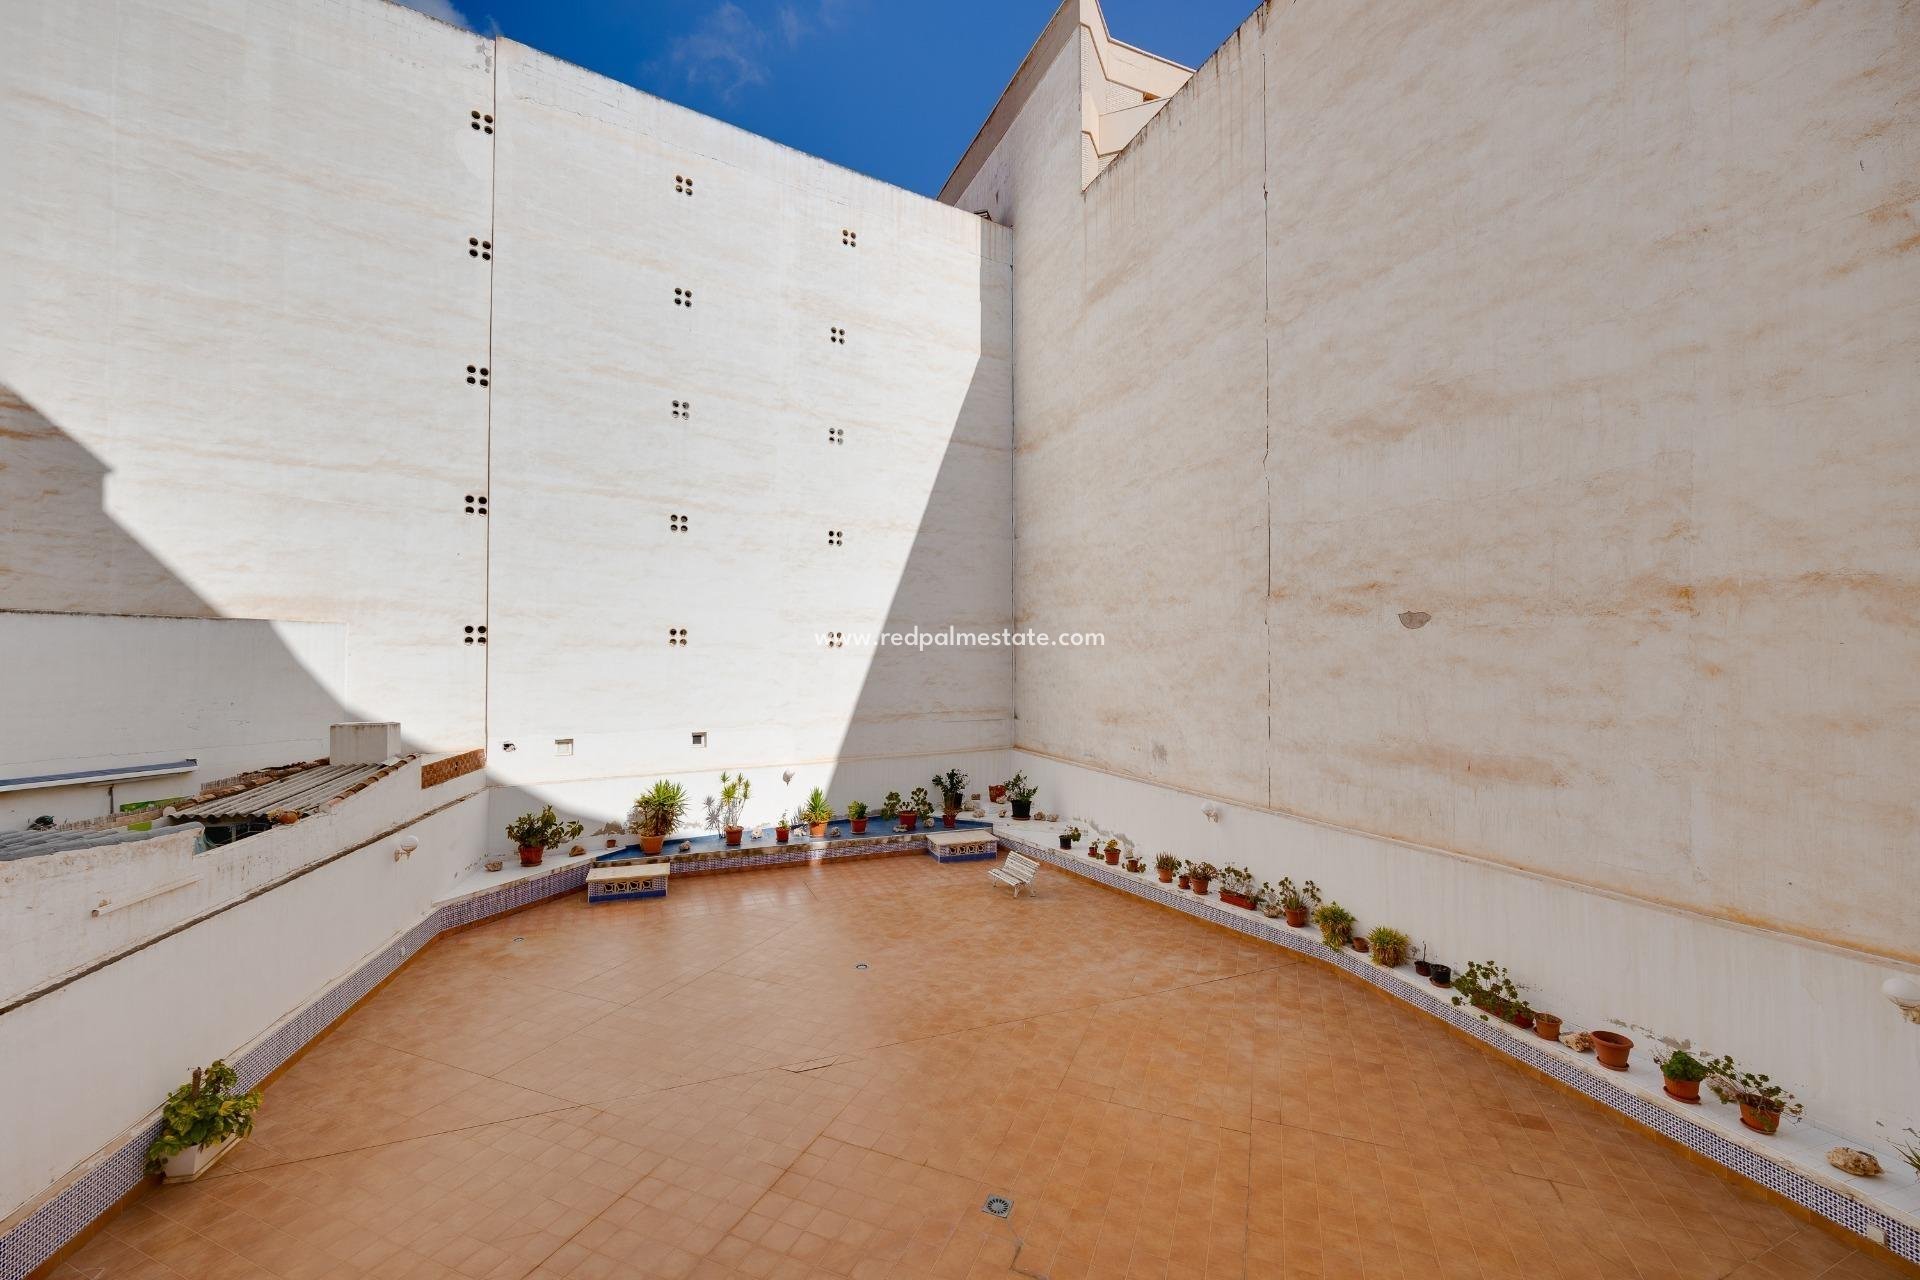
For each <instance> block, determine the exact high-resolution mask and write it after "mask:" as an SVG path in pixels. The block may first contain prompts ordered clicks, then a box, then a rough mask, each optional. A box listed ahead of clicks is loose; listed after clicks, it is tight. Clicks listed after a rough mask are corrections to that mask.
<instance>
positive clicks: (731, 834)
mask: <svg viewBox="0 0 1920 1280" xmlns="http://www.w3.org/2000/svg"><path fill="white" fill-rule="evenodd" d="M745 834H747V829H746V828H745V827H728V828H727V843H728V844H730V845H734V846H738V845H739V843H740V837H741V836H744V835H745Z"/></svg>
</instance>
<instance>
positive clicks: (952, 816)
mask: <svg viewBox="0 0 1920 1280" xmlns="http://www.w3.org/2000/svg"><path fill="white" fill-rule="evenodd" d="M940 825H941V826H943V827H946V828H948V829H949V830H951V829H952V828H954V827H957V826H959V825H960V811H959V810H958V809H949V810H948V811H947V812H945V813H943V814H941V815H940Z"/></svg>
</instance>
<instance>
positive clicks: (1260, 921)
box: [999, 830, 1920, 1263]
mask: <svg viewBox="0 0 1920 1280" xmlns="http://www.w3.org/2000/svg"><path fill="white" fill-rule="evenodd" d="M999 837H1000V844H1001V846H1002V847H1003V848H1007V849H1011V850H1013V851H1015V852H1017V853H1023V854H1025V855H1026V856H1027V857H1029V858H1032V859H1034V860H1035V861H1036V862H1044V863H1046V864H1048V865H1050V866H1054V867H1058V868H1059V869H1061V870H1063V871H1070V872H1073V873H1074V874H1076V875H1082V876H1086V877H1087V878H1089V879H1091V880H1094V881H1097V882H1099V883H1100V884H1103V885H1106V886H1107V887H1108V888H1111V889H1118V890H1120V891H1121V892H1122V893H1130V894H1132V895H1133V896H1135V897H1137V898H1141V899H1144V900H1146V901H1148V902H1157V903H1160V904H1162V905H1164V906H1169V907H1172V908H1173V909H1174V910H1176V911H1182V912H1185V913H1186V914H1187V915H1190V916H1193V917H1195V918H1197V919H1200V920H1205V921H1207V922H1208V923H1209V924H1217V925H1222V926H1224V927H1226V928H1228V929H1232V930H1234V931H1235V932H1236V933H1243V934H1246V935H1247V936H1249V937H1252V938H1258V939H1260V940H1261V941H1263V942H1271V943H1274V944H1275V945H1277V946H1282V947H1286V948H1287V949H1288V950H1290V951H1297V952H1299V953H1300V954H1302V955H1307V956H1312V957H1313V958H1314V959H1315V960H1319V961H1321V962H1322V963H1325V964H1331V965H1334V966H1336V967H1337V968H1340V969H1343V970H1345V971H1346V972H1347V973H1349V974H1351V975H1352V976H1354V977H1356V978H1358V979H1360V981H1362V982H1365V983H1369V984H1371V985H1373V986H1375V987H1378V988H1379V989H1380V990H1382V991H1385V992H1387V993H1388V994H1389V995H1391V996H1393V997H1394V998H1395V999H1398V1000H1402V1001H1405V1002H1406V1003H1407V1004H1410V1005H1413V1006H1414V1007H1416V1008H1418V1009H1420V1010H1421V1011H1423V1012H1425V1013H1429V1014H1432V1015H1433V1016H1434V1017H1436V1018H1442V1019H1444V1020H1445V1021H1447V1022H1448V1023H1449V1024H1451V1025H1452V1026H1454V1027H1456V1028H1458V1029H1459V1030H1461V1031H1464V1032H1465V1033H1466V1034H1468V1035H1470V1036H1472V1037H1473V1038H1474V1039H1476V1040H1478V1041H1480V1042H1482V1043H1483V1044H1486V1045H1488V1046H1490V1047H1492V1048H1494V1049H1496V1050H1498V1051H1499V1052H1501V1053H1503V1054H1505V1055H1507V1056H1508V1057H1510V1058H1515V1059H1517V1060H1519V1061H1521V1062H1524V1063H1526V1064H1527V1065H1528V1066H1530V1067H1532V1068H1534V1069H1535V1070H1536V1071H1541V1072H1544V1073H1546V1074H1547V1075H1549V1076H1551V1077H1553V1078H1554V1079H1555V1080H1557V1081H1559V1082H1560V1083H1562V1084H1564V1085H1567V1086H1569V1087H1571V1088H1573V1089H1577V1090H1578V1091H1579V1092H1581V1093H1582V1094H1585V1095H1586V1096H1587V1097H1589V1098H1592V1099H1593V1100H1594V1101H1595V1102H1599V1103H1601V1104H1603V1105H1605V1106H1607V1107H1610V1108H1612V1109H1613V1110H1614V1111H1617V1112H1619V1113H1620V1114H1621V1115H1624V1116H1626V1117H1627V1118H1628V1119H1630V1120H1637V1121H1638V1122H1640V1123H1641V1124H1643V1125H1646V1126H1647V1127H1648V1128H1650V1129H1653V1130H1654V1131H1656V1132H1658V1133H1660V1134H1663V1135H1665V1136H1666V1137H1668V1138H1671V1139H1672V1140H1673V1141H1675V1142H1678V1143H1679V1144H1680V1145H1681V1146H1683V1147H1686V1148H1687V1149H1688V1150H1690V1151H1693V1152H1694V1153H1696V1154H1698V1155H1701V1156H1704V1157H1706V1158H1707V1159H1709V1160H1711V1161H1713V1162H1714V1163H1715V1164H1718V1165H1720V1166H1721V1167H1722V1168H1725V1169H1730V1170H1732V1171H1733V1172H1734V1173H1737V1174H1740V1175H1741V1176H1742V1177H1745V1178H1749V1179H1751V1180H1752V1181H1754V1182H1757V1183H1759V1184H1760V1185H1761V1186H1763V1187H1766V1188H1767V1189H1768V1190H1770V1191H1773V1192H1776V1193H1778V1194H1779V1195H1782V1196H1785V1197H1786V1198H1787V1199H1788V1200H1791V1201H1792V1202H1793V1203H1795V1204H1797V1205H1799V1206H1800V1207H1801V1208H1803V1209H1806V1210H1809V1211H1810V1212H1812V1213H1816V1214H1818V1215H1819V1216H1820V1217H1822V1218H1824V1219H1826V1220H1827V1221H1828V1222H1831V1223H1834V1224H1836V1225H1837V1226H1841V1227H1844V1228H1846V1230H1848V1231H1850V1232H1852V1233H1854V1234H1855V1235H1859V1236H1862V1237H1864V1238H1865V1239H1867V1240H1869V1241H1883V1242H1884V1243H1885V1244H1886V1247H1887V1248H1888V1249H1889V1250H1891V1251H1892V1252H1893V1253H1894V1254H1895V1255H1897V1256H1898V1257H1901V1258H1903V1259H1905V1260H1907V1261H1908V1262H1915V1263H1920V1230H1916V1229H1915V1227H1914V1226H1913V1224H1911V1223H1909V1222H1907V1221H1905V1220H1903V1219H1901V1218H1896V1217H1892V1216H1890V1215H1888V1214H1886V1213H1883V1212H1882V1211H1881V1210H1879V1209H1878V1208H1876V1207H1875V1206H1873V1205H1870V1204H1865V1203H1863V1202H1861V1201H1859V1200H1856V1199H1854V1198H1853V1197H1851V1196H1849V1195H1846V1194H1845V1193H1843V1192H1841V1191H1838V1190H1835V1189H1834V1188H1832V1187H1830V1186H1828V1185H1826V1184H1825V1183H1822V1182H1819V1181H1816V1180H1815V1179H1813V1178H1810V1177H1808V1176H1807V1175H1806V1174H1805V1173H1804V1172H1802V1171H1801V1170H1800V1169H1798V1168H1795V1167H1794V1166H1792V1165H1790V1164H1786V1163H1783V1162H1782V1161H1780V1160H1776V1159H1773V1158H1771V1157H1769V1156H1767V1155H1765V1154H1763V1153H1760V1152H1755V1151H1750V1150H1748V1149H1747V1148H1746V1147H1743V1146H1740V1145H1739V1144H1737V1143H1734V1142H1729V1141H1728V1140H1727V1139H1726V1138H1725V1137H1723V1136H1722V1135H1721V1134H1719V1133H1716V1132H1715V1131H1714V1130H1712V1129H1710V1128H1708V1127H1707V1126H1705V1125H1703V1124H1700V1123H1698V1122H1696V1121H1694V1120H1692V1119H1690V1118H1688V1117H1686V1116H1684V1115H1678V1114H1675V1112H1674V1111H1671V1110H1669V1109H1667V1108H1666V1107H1662V1106H1660V1105H1659V1104H1657V1103H1654V1102H1650V1101H1648V1100H1647V1099H1645V1098H1642V1097H1639V1096H1637V1095H1635V1094H1634V1093H1633V1092H1631V1091H1630V1090H1627V1089H1623V1088H1621V1087H1620V1086H1619V1085H1618V1084H1616V1083H1614V1082H1613V1081H1612V1080H1609V1079H1607V1078H1606V1076H1605V1074H1604V1073H1603V1072H1602V1071H1601V1070H1600V1069H1599V1068H1589V1067H1587V1066H1585V1065H1584V1064H1583V1063H1582V1062H1581V1061H1579V1060H1577V1059H1574V1058H1571V1057H1570V1056H1568V1055H1565V1054H1562V1053H1559V1052H1556V1051H1554V1050H1550V1049H1548V1048H1547V1047H1546V1042H1545V1041H1540V1040H1538V1038H1537V1037H1533V1036H1531V1035H1527V1036H1522V1035H1517V1034H1514V1033H1511V1032H1509V1031H1508V1030H1507V1028H1505V1027H1504V1026H1495V1025H1493V1024H1491V1023H1488V1022H1483V1021H1481V1020H1480V1017H1479V1015H1478V1014H1477V1013H1474V1012H1471V1011H1466V1010H1461V1009H1457V1008H1455V1007H1454V1006H1453V1004H1452V1003H1451V1002H1450V1001H1449V1000H1448V999H1446V998H1444V997H1441V996H1437V995H1430V994H1428V993H1427V992H1426V991H1424V990H1423V989H1422V988H1421V987H1419V986H1416V985H1414V984H1412V983H1409V982H1407V981H1406V980H1404V979H1403V978H1400V977H1398V976H1396V975H1395V974H1393V973H1391V972H1390V971H1388V970H1384V969H1382V968H1381V967H1380V966H1379V965H1377V964H1374V963H1373V962H1372V961H1370V960H1368V959H1367V958H1366V957H1364V956H1362V955H1361V954H1360V953H1358V952H1355V951H1337V950H1334V949H1333V948H1331V947H1328V946H1327V945H1326V944H1325V943H1323V942H1321V941H1320V939H1319V937H1318V935H1316V934H1313V933H1309V932H1305V931H1302V930H1298V929H1293V928H1289V927H1288V926H1287V925H1286V924H1285V923H1284V922H1283V921H1279V920H1269V919H1267V918H1266V917H1265V916H1262V915H1258V914H1256V913H1254V912H1250V911H1242V910H1240V909H1239V908H1237V907H1228V906H1225V905H1223V904H1222V903H1221V902H1220V901H1219V900H1218V899H1217V898H1212V897H1207V898H1200V897H1197V896H1195V895H1193V894H1188V893H1174V892H1169V891H1167V890H1165V889H1162V888H1161V887H1160V886H1159V884H1158V883H1157V881H1155V880H1154V879H1153V878H1152V877H1151V876H1148V875H1145V874H1136V873H1132V872H1126V871H1122V870H1120V869H1119V868H1117V867H1109V866H1107V864H1106V863H1105V862H1104V861H1101V862H1096V861H1094V860H1093V859H1091V858H1088V857H1086V856H1084V855H1083V854H1081V853H1080V852H1079V850H1077V849H1076V850H1074V851H1073V852H1072V853H1065V852H1062V851H1061V850H1060V849H1059V848H1058V847H1048V846H1043V845H1037V844H1032V843H1029V842H1027V841H1025V840H1020V839H1018V838H1015V837H1013V836H1009V835H1008V834H1006V832H1005V831H1004V830H1003V831H1001V832H999ZM1530 1040H1533V1041H1536V1043H1529V1041H1530Z"/></svg>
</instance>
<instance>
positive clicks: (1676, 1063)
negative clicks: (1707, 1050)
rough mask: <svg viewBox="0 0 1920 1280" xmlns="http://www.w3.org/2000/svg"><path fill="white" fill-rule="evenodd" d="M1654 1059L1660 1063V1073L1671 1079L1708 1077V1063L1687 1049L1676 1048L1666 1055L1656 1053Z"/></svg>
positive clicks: (1700, 1078) (1703, 1078) (1702, 1078)
mask: <svg viewBox="0 0 1920 1280" xmlns="http://www.w3.org/2000/svg"><path fill="white" fill-rule="evenodd" d="M1653 1060H1654V1061H1655V1062H1657V1063H1659V1064H1660V1074H1661V1075H1663V1076H1665V1077H1666V1078H1667V1079H1669V1080H1705V1079H1706V1078H1707V1074H1708V1073H1707V1064H1706V1063H1704V1062H1702V1061H1700V1059H1698V1058H1696V1057H1694V1056H1693V1055H1692V1054H1690V1053H1688V1052H1687V1051H1686V1050H1685V1049H1675V1050H1674V1051H1673V1052H1672V1053H1669V1054H1667V1055H1666V1056H1665V1057H1661V1056H1660V1055H1658V1054H1655V1055H1654V1059H1653Z"/></svg>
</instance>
